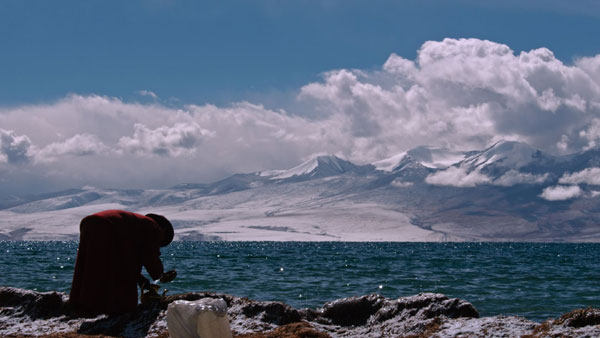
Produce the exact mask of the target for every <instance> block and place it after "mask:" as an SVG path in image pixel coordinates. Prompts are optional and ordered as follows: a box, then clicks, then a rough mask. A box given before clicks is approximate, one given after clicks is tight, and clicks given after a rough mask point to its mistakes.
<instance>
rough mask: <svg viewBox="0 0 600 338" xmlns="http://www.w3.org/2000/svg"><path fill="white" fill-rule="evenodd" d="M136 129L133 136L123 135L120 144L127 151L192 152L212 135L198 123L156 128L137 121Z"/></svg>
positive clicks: (135, 152)
mask: <svg viewBox="0 0 600 338" xmlns="http://www.w3.org/2000/svg"><path fill="white" fill-rule="evenodd" d="M134 129H135V131H134V133H133V137H127V136H125V137H122V138H121V139H119V142H118V146H119V147H121V148H122V149H123V150H125V151H126V152H130V153H133V154H140V155H159V156H179V155H181V154H183V153H190V152H193V151H194V150H195V149H196V147H197V146H199V145H200V143H201V142H202V140H203V139H204V138H205V137H207V136H209V135H211V133H210V132H209V131H207V130H205V129H202V128H200V126H199V125H198V124H197V123H176V124H175V125H174V126H172V127H167V126H162V127H158V128H156V129H149V128H147V127H146V126H145V125H143V124H141V123H136V124H135V125H134Z"/></svg>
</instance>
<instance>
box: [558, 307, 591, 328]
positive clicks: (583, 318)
mask: <svg viewBox="0 0 600 338" xmlns="http://www.w3.org/2000/svg"><path fill="white" fill-rule="evenodd" d="M554 324H555V325H556V324H558V325H563V326H568V327H585V326H588V325H600V310H598V309H593V308H587V309H579V310H574V311H571V312H569V313H565V314H564V315H562V316H560V318H558V319H557V320H555V321H554Z"/></svg>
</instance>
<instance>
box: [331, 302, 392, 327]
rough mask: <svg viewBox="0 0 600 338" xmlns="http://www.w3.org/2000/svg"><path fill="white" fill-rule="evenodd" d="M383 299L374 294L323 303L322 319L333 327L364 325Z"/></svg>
mask: <svg viewBox="0 0 600 338" xmlns="http://www.w3.org/2000/svg"><path fill="white" fill-rule="evenodd" d="M384 299H385V298H384V297H383V296H380V295H376V294H370V295H366V296H361V297H351V298H343V299H338V300H336V301H333V302H329V303H325V305H324V306H323V311H322V313H323V317H325V318H327V319H328V320H330V322H331V323H332V324H334V325H341V326H357V325H364V324H366V323H367V320H368V319H369V317H371V316H372V315H373V314H374V313H375V312H377V310H379V309H380V308H381V306H382V305H383V303H384Z"/></svg>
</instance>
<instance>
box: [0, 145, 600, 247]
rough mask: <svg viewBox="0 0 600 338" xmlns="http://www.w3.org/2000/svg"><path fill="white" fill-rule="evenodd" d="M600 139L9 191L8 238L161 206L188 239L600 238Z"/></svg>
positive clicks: (425, 150)
mask: <svg viewBox="0 0 600 338" xmlns="http://www.w3.org/2000/svg"><path fill="white" fill-rule="evenodd" d="M598 172H600V151H599V150H597V149H595V148H594V149H590V150H587V151H584V152H581V153H577V154H571V155H568V156H552V155H549V154H545V153H544V152H542V151H540V150H538V149H535V148H533V147H531V146H529V145H527V144H525V143H520V142H514V141H501V142H498V143H496V144H494V145H492V146H491V147H489V148H487V149H483V150H464V151H463V150H450V149H444V148H434V147H427V146H421V147H417V148H415V149H412V150H409V151H407V152H405V153H401V154H398V155H396V156H393V157H390V158H388V159H382V160H380V161H377V162H374V163H373V164H366V165H359V164H355V163H351V162H349V161H346V160H344V159H341V158H339V157H336V156H333V155H329V156H317V157H315V158H312V159H310V160H308V161H306V162H304V163H301V164H299V165H298V166H296V167H294V168H291V169H274V170H269V171H262V172H257V173H247V174H236V175H233V176H230V177H228V178H226V179H223V180H221V181H218V182H214V183H208V184H199V183H185V184H180V185H177V186H174V187H172V188H169V189H150V190H127V189H104V188H94V187H85V188H81V189H71V190H66V191H62V192H56V193H52V194H45V195H36V196H20V197H11V198H7V199H4V200H2V201H0V208H1V209H0V229H3V232H2V233H0V240H19V239H28V240H50V239H61V240H62V239H77V237H78V233H79V229H78V226H79V221H80V219H81V218H82V217H84V216H86V215H88V214H90V213H93V212H97V211H100V210H103V209H110V208H122V209H127V210H132V211H137V212H141V213H148V212H153V213H162V214H164V215H165V216H167V217H168V218H169V219H171V220H172V221H173V223H174V225H175V228H176V238H177V239H179V240H277V241H288V240H300V241H448V240H450V241H467V240H468V241H599V240H600V227H599V226H598V223H599V221H600V204H599V203H598V202H599V201H600V200H598V198H599V195H600V179H598V178H597V177H596V176H597V173H598Z"/></svg>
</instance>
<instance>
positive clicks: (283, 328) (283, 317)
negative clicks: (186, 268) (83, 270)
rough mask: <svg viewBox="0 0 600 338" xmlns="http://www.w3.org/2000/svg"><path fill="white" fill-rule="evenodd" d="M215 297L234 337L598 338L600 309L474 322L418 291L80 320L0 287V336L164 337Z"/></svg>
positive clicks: (45, 300)
mask: <svg viewBox="0 0 600 338" xmlns="http://www.w3.org/2000/svg"><path fill="white" fill-rule="evenodd" d="M205 297H210V298H222V299H223V300H225V302H226V303H227V305H228V316H229V318H230V323H231V328H232V331H233V333H234V337H240V338H242V337H243V338H260V337H269V338H270V337H289V338H292V337H314V338H321V337H414V338H417V337H599V336H600V310H599V309H594V308H588V309H579V310H574V311H572V312H569V313H567V314H564V315H563V316H561V317H559V318H557V319H550V320H547V321H545V322H543V323H536V322H532V321H529V320H527V319H525V318H522V317H515V316H494V317H483V318H480V317H479V314H478V312H477V310H476V309H475V307H474V306H473V305H472V304H471V303H469V302H467V301H465V300H461V299H458V298H448V297H446V296H444V295H442V294H433V293H423V294H418V295H415V296H410V297H401V298H398V299H389V298H385V297H383V296H380V295H376V294H370V295H365V296H360V297H351V298H343V299H338V300H335V301H332V302H328V303H325V304H324V305H323V306H322V307H320V308H317V309H295V308H293V307H290V306H288V305H286V304H284V303H280V302H268V301H255V300H250V299H247V298H240V297H234V296H231V295H227V294H218V293H211V292H191V293H185V294H176V295H171V296H167V297H165V298H164V299H163V300H161V301H157V302H155V303H152V304H146V305H140V306H138V308H137V309H136V310H135V311H133V312H131V313H126V314H123V315H120V316H113V317H107V316H99V317H95V318H80V317H77V316H74V315H72V314H71V313H70V311H69V308H68V305H67V302H66V301H67V295H66V294H64V293H60V292H36V291H31V290H24V289H17V288H11V287H0V336H2V337H12V338H28V337H46V338H65V337H66V338H70V337H90V336H91V337H156V338H167V337H168V336H169V335H168V331H167V325H166V309H167V305H168V304H169V303H170V302H173V301H175V300H180V299H183V300H197V299H200V298H205Z"/></svg>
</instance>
